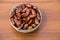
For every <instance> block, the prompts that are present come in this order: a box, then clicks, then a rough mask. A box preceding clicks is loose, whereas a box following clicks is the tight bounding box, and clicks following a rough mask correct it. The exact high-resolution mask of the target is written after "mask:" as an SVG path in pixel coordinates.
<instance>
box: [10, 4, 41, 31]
mask: <svg viewBox="0 0 60 40" xmlns="http://www.w3.org/2000/svg"><path fill="white" fill-rule="evenodd" d="M10 20H11V22H12V24H13V25H14V26H15V27H16V28H18V29H19V30H21V29H22V30H31V29H33V28H35V27H36V26H37V25H38V24H39V23H40V20H41V15H40V12H39V10H38V9H37V7H35V6H33V5H31V4H22V5H20V6H17V7H16V8H15V9H14V10H13V11H12V12H11V14H10Z"/></svg>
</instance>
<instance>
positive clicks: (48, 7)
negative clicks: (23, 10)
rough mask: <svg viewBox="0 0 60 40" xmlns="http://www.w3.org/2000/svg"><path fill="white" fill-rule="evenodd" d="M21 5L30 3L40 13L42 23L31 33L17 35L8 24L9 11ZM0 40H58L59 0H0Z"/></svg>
mask: <svg viewBox="0 0 60 40" xmlns="http://www.w3.org/2000/svg"><path fill="white" fill-rule="evenodd" d="M21 3H32V4H34V5H36V6H37V7H38V8H39V9H40V10H41V12H42V15H43V20H42V23H41V25H40V27H39V28H38V29H37V30H36V31H34V32H32V33H28V34H23V33H19V32H17V31H16V30H15V29H13V28H12V26H11V25H10V23H9V13H10V11H11V9H12V8H13V7H15V6H16V5H17V4H21ZM0 40H60V0H37V1H36V0H18V1H17V0H0Z"/></svg>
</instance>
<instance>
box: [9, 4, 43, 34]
mask: <svg viewBox="0 0 60 40" xmlns="http://www.w3.org/2000/svg"><path fill="white" fill-rule="evenodd" d="M24 4H25V3H24ZM29 4H30V3H29ZM20 5H22V4H19V5H16V6H15V7H14V8H13V9H12V10H11V11H10V13H9V15H11V12H13V11H14V9H15V8H16V7H17V6H20ZM31 5H32V4H31ZM33 6H35V5H33ZM37 9H38V7H37ZM38 11H39V14H40V16H41V19H40V23H39V24H38V25H37V26H36V27H35V28H33V29H31V30H19V29H18V28H16V27H15V26H14V25H13V23H12V22H11V20H10V17H9V22H10V24H11V26H12V27H13V28H14V29H15V30H16V31H18V32H21V33H29V32H32V31H34V30H36V29H37V28H38V27H39V26H40V25H41V23H42V13H41V10H40V9H38Z"/></svg>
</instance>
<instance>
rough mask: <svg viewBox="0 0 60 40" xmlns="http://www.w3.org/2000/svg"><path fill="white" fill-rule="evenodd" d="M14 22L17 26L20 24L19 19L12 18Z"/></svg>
mask: <svg viewBox="0 0 60 40" xmlns="http://www.w3.org/2000/svg"><path fill="white" fill-rule="evenodd" d="M14 22H15V23H16V25H17V26H18V27H19V26H20V25H21V20H17V19H14Z"/></svg>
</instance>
